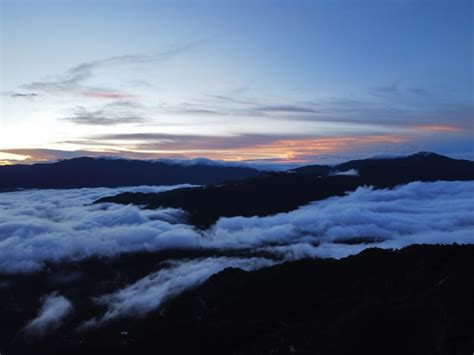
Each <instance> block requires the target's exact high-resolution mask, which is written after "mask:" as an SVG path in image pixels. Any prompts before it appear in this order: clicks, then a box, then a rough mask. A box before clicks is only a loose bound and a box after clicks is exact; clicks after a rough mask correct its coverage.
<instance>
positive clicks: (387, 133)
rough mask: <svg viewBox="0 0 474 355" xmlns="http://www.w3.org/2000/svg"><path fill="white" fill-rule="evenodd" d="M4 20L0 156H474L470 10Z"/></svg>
mask: <svg viewBox="0 0 474 355" xmlns="http://www.w3.org/2000/svg"><path fill="white" fill-rule="evenodd" d="M1 11H2V12H1V20H2V28H1V29H2V43H1V44H2V49H1V50H2V69H1V74H2V79H1V84H2V87H1V90H2V96H1V100H2V112H1V121H0V150H2V151H3V153H0V159H2V158H3V159H5V160H7V159H11V158H21V157H26V156H30V157H31V159H33V160H38V159H44V158H48V157H56V156H65V155H67V154H71V153H67V152H70V151H75V150H79V151H80V152H78V154H79V153H81V154H86V153H87V152H88V151H94V152H96V153H104V154H114V155H126V156H137V157H160V156H163V157H196V156H207V157H211V158H218V159H226V160H247V159H270V160H276V161H280V160H283V161H318V160H328V159H329V160H330V159H332V158H334V159H337V158H338V157H352V156H358V155H364V154H366V155H367V154H376V153H406V152H412V151H414V150H436V151H438V152H441V153H446V154H453V155H458V156H471V157H472V156H473V155H474V153H473V152H474V147H473V144H474V142H473V131H474V128H473V120H474V113H473V106H474V105H473V96H474V93H473V92H474V89H473V72H474V69H473V65H474V64H473V63H474V54H473V51H474V50H473V48H474V43H473V38H474V37H473V34H474V29H473V26H474V22H473V2H472V1H462V0H450V1H448V0H446V1H436V0H434V1H428V0H426V1H408V0H381V1H357V0H352V1H338V0H336V1H329V0H326V1H316V0H315V1H197V0H194V1H174V2H172V1H168V2H160V1H131V0H130V1H125V0H122V1H106V0H103V1H81V2H73V1H42V0H36V1H11V0H3V1H2V2H1ZM7 153H8V154H7ZM11 154H17V155H11ZM68 156H69V155H68Z"/></svg>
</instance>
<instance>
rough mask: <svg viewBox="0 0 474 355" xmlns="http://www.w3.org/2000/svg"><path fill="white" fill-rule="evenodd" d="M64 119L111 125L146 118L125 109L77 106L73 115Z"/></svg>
mask: <svg viewBox="0 0 474 355" xmlns="http://www.w3.org/2000/svg"><path fill="white" fill-rule="evenodd" d="M63 120H65V121H70V122H73V123H76V124H82V125H99V126H109V125H117V124H129V123H141V122H144V121H145V120H146V119H145V118H144V117H141V116H138V115H134V114H131V113H129V112H127V111H123V110H121V111H117V110H111V109H105V108H102V109H98V110H90V109H87V108H85V107H83V106H77V107H76V108H75V109H74V110H73V115H72V116H69V117H64V118H63Z"/></svg>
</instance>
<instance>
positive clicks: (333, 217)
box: [0, 181, 474, 273]
mask: <svg viewBox="0 0 474 355" xmlns="http://www.w3.org/2000/svg"><path fill="white" fill-rule="evenodd" d="M170 188H174V187H135V188H119V189H109V188H98V189H97V188H96V189H72V190H29V191H17V192H7V193H2V194H0V272H2V273H30V272H35V271H38V270H41V269H42V268H43V267H44V266H45V264H46V263H48V262H63V261H68V260H80V259H84V258H87V257H90V256H105V257H115V256H119V255H121V254H123V253H130V252H138V251H150V252H155V251H160V250H169V249H181V250H187V249H210V250H211V249H220V250H224V249H225V250H229V249H230V250H245V249H251V250H252V251H267V252H271V253H274V254H275V255H276V256H279V257H283V258H286V259H298V258H302V257H316V256H322V257H336V258H340V257H344V256H347V255H350V254H354V253H357V252H359V251H360V250H362V249H364V248H366V247H368V246H377V247H382V248H401V247H404V246H406V245H410V244H414V243H472V242H474V237H473V236H474V213H473V212H474V182H471V181H466V182H444V181H440V182H427V183H422V182H414V183H410V184H407V185H403V186H400V187H397V188H394V189H388V190H373V189H371V188H370V187H362V188H359V189H357V190H356V191H354V192H352V193H349V194H347V195H346V196H343V197H333V198H329V199H326V200H323V201H318V202H315V203H312V204H309V205H306V206H303V207H301V208H299V209H297V210H295V211H292V212H289V213H280V214H277V215H274V216H267V217H232V218H221V219H220V220H219V221H218V222H217V223H216V224H215V225H214V226H212V227H211V228H210V229H209V230H207V231H199V230H196V229H195V228H193V227H192V226H190V225H187V224H185V223H184V222H183V221H185V218H184V217H185V214H184V212H183V211H181V210H177V209H167V208H165V209H158V210H144V209H140V208H139V207H137V206H131V205H129V206H124V205H118V204H111V203H104V204H92V202H93V201H95V200H96V199H98V198H100V197H103V196H108V195H112V194H116V193H120V192H123V191H134V192H138V191H141V192H159V191H163V190H166V189H170ZM356 238H358V239H361V238H369V239H373V240H375V241H376V242H375V243H371V244H366V243H355V244H353V243H350V242H351V240H354V239H356Z"/></svg>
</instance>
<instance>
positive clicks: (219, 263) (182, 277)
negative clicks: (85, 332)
mask: <svg viewBox="0 0 474 355" xmlns="http://www.w3.org/2000/svg"><path fill="white" fill-rule="evenodd" d="M167 264H168V265H167V267H165V268H163V269H161V270H160V271H158V272H154V273H152V274H150V275H148V276H146V277H144V278H142V279H140V280H138V281H137V282H135V283H133V284H131V285H129V286H127V287H125V288H123V289H121V290H118V291H116V292H114V293H111V294H107V295H104V296H101V297H99V298H97V299H96V302H97V303H99V304H104V305H106V306H107V311H106V312H105V314H104V315H103V316H102V317H101V318H94V319H91V320H89V321H86V322H85V323H83V325H82V328H88V327H91V326H98V325H100V324H102V323H104V322H107V321H110V320H112V319H116V318H120V317H126V316H134V317H137V316H138V317H139V316H143V315H144V314H146V313H148V312H151V311H153V310H155V309H156V308H158V307H159V306H161V305H162V304H163V303H164V302H166V301H167V300H169V299H170V298H172V297H174V296H177V295H179V294H181V293H183V292H184V291H185V290H187V289H190V288H192V287H196V286H198V285H200V284H202V283H203V282H204V281H206V280H207V279H208V278H209V277H211V276H212V275H214V274H216V273H218V272H220V271H222V270H224V269H226V268H239V269H243V270H246V271H250V270H255V269H258V268H262V267H267V266H271V265H274V264H275V261H274V260H270V259H265V258H256V257H252V258H245V259H243V258H231V257H210V258H204V259H202V258H199V259H195V260H187V261H168V262H167Z"/></svg>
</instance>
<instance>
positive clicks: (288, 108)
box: [256, 105, 317, 113]
mask: <svg viewBox="0 0 474 355" xmlns="http://www.w3.org/2000/svg"><path fill="white" fill-rule="evenodd" d="M256 110H258V111H262V112H277V113H316V112H317V111H316V110H315V109H313V108H309V107H305V106H296V105H271V106H260V107H257V108H256Z"/></svg>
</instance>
